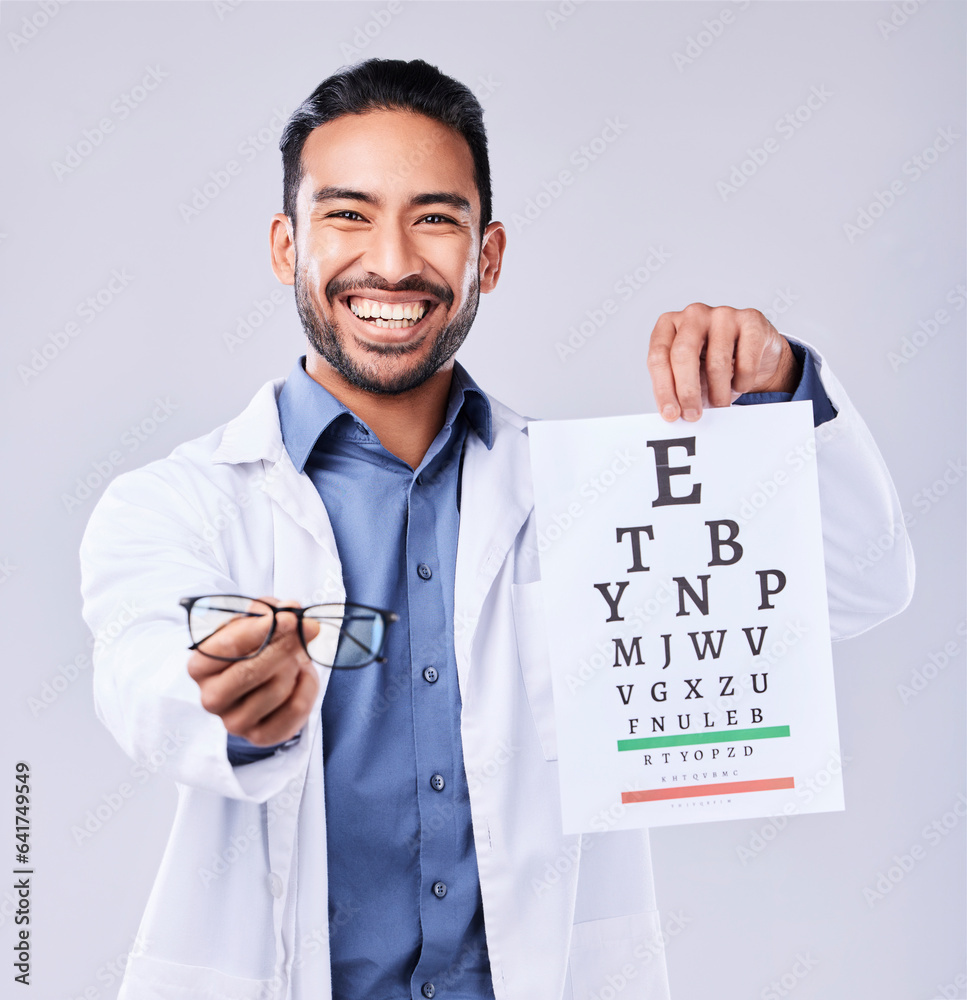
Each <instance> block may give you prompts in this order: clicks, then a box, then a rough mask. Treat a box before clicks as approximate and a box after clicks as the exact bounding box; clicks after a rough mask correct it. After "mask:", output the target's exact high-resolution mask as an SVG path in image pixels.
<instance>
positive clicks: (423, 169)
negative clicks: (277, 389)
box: [276, 111, 504, 394]
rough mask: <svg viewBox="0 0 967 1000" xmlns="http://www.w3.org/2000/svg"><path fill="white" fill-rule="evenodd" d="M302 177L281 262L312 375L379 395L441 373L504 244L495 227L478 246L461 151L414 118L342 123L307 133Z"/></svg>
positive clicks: (372, 115) (466, 155)
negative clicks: (286, 267)
mask: <svg viewBox="0 0 967 1000" xmlns="http://www.w3.org/2000/svg"><path fill="white" fill-rule="evenodd" d="M302 171H303V177H302V182H301V184H300V186H299V191H298V197H297V202H296V206H297V207H296V211H297V216H296V221H297V224H296V231H295V234H294V236H293V235H292V234H291V231H290V233H289V239H290V241H291V245H290V246H289V247H288V248H287V251H286V254H283V256H286V257H287V259H288V261H289V262H290V266H291V272H292V280H293V281H294V283H295V290H296V303H297V306H298V309H299V315H300V317H301V319H302V324H303V327H304V328H305V332H306V335H307V337H308V339H309V344H310V347H311V349H312V350H313V351H314V352H315V353H316V355H318V359H315V358H314V359H311V360H312V363H317V362H322V363H324V364H325V365H328V366H329V368H331V369H332V374H336V375H337V376H338V377H339V378H341V379H342V380H344V381H345V382H346V383H348V384H349V385H351V386H353V387H355V388H357V389H364V390H366V391H368V392H374V393H393V394H397V393H402V392H406V391H408V390H410V389H413V388H416V387H417V386H419V385H421V384H422V383H423V382H424V381H426V380H427V379H428V378H430V377H431V376H433V375H434V374H435V373H437V372H440V371H448V370H449V369H450V368H451V367H452V365H453V355H454V354H455V353H456V350H457V348H458V347H459V346H460V345H461V344H462V343H463V341H464V339H465V337H466V336H467V333H468V332H469V330H470V326H471V324H472V323H473V319H474V316H475V314H476V311H477V301H478V298H479V293H480V292H481V291H484V292H488V291H490V290H491V289H492V288H493V287H494V285H495V284H496V281H497V276H498V273H499V267H500V255H501V251H502V249H503V241H504V232H503V227H502V226H501V225H500V223H491V224H490V225H489V226H488V227H487V229H486V231H485V232H484V235H483V239H482V240H481V236H480V199H479V196H478V193H477V187H476V184H475V182H474V176H473V158H472V156H471V153H470V148H469V146H468V145H467V143H466V141H465V140H464V139H463V137H462V136H461V135H460V134H459V133H457V132H454V131H453V130H451V129H449V128H447V127H446V126H444V125H441V124H440V123H439V122H437V121H434V120H433V119H430V118H426V117H425V116H423V115H420V114H416V113H414V112H409V111H373V112H368V113H366V114H362V115H344V116H343V117H341V118H337V119H336V120H335V121H332V122H329V123H327V124H326V125H321V126H320V127H319V128H317V129H315V130H314V131H313V132H311V133H310V135H309V137H308V139H307V140H306V143H305V145H304V147H303V149H302ZM276 218H277V219H279V218H281V219H282V220H284V219H285V217H284V216H282V217H278V216H277V217H276ZM281 225H286V226H287V222H285V223H282V222H280V226H281ZM276 231H277V232H278V230H276ZM276 239H278V237H277V238H276ZM277 256H278V254H277ZM277 273H278V268H277ZM280 277H281V275H280ZM309 363H310V361H309V359H307V367H308V366H309Z"/></svg>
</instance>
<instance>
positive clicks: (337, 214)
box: [326, 208, 365, 222]
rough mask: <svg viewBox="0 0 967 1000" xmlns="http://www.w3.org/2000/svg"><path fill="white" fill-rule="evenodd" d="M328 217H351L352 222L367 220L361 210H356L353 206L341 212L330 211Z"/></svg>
mask: <svg viewBox="0 0 967 1000" xmlns="http://www.w3.org/2000/svg"><path fill="white" fill-rule="evenodd" d="M326 218H327V219H349V221H350V222H363V221H365V220H364V219H363V217H362V216H361V215H360V214H359V212H354V211H353V210H352V209H351V208H344V209H342V210H341V211H339V212H330V213H329V215H327V216H326Z"/></svg>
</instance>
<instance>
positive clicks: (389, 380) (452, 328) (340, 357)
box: [295, 261, 480, 396]
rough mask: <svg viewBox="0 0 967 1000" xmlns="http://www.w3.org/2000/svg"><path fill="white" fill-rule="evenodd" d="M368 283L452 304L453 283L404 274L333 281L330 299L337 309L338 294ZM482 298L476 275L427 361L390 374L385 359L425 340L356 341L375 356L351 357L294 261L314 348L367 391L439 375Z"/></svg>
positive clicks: (398, 388) (399, 387)
mask: <svg viewBox="0 0 967 1000" xmlns="http://www.w3.org/2000/svg"><path fill="white" fill-rule="evenodd" d="M367 288H378V289H382V290H383V291H394V292H399V291H405V292H428V293H430V294H432V295H434V296H436V297H437V299H439V305H438V306H437V308H438V309H443V310H444V311H446V310H448V309H449V308H450V306H451V305H452V304H453V292H452V290H451V289H450V288H448V287H446V286H440V285H431V284H429V283H428V282H426V281H424V280H423V279H422V278H418V277H416V276H413V277H411V278H406V279H404V280H403V281H401V282H399V284H397V285H394V286H390V285H389V283H388V282H386V281H383V280H382V279H381V278H377V277H375V276H372V277H369V278H364V279H362V280H359V281H348V280H343V281H335V280H334V281H330V282H329V284H328V285H326V300H327V301H328V303H329V305H330V306H331V307H332V308H333V310H335V297H336V296H337V295H341V294H343V293H344V292H347V291H365V290H366V289H367ZM479 301H480V279H479V277H477V276H476V275H475V276H474V279H473V284H472V285H471V287H470V291H469V293H468V295H467V300H466V302H464V304H463V305H462V306H461V307H460V311H459V312H458V313H457V315H456V316H454V317H453V319H452V320H451V321H450V322H449V323H448V324H447V325H446V326H445V327H444V328H443V329H442V330H441V331H440V332H439V333H438V334H437V336H436V340H434V342H433V344H432V345H431V347H430V350H429V352H428V353H427V354H426V356H425V357H424V358H423V360H422V361H420V362H418V363H417V364H416V365H415V366H414V367H411V368H403V369H402V370H400V371H398V373H397V374H395V375H388V374H387V373H385V372H383V371H382V365H381V364H380V361H381V359H384V358H386V359H394V358H403V357H405V356H406V355H407V354H413V353H415V352H416V351H418V350H419V349H420V348H421V346H422V344H423V341H422V340H420V341H417V342H416V343H411V344H368V343H363V342H361V341H357V343H358V344H359V346H360V347H361V348H362V349H363V350H365V351H367V352H368V353H369V354H370V355H371V356H372V361H371V363H369V364H365V363H360V362H357V361H355V360H353V358H352V357H350V356H349V354H348V353H347V352H346V350H345V349H344V347H343V342H342V339H341V332H340V330H339V328H338V326H337V325H336V323H335V322H334V321H332V320H330V319H329V318H328V317H327V316H324V315H322V314H321V313H320V312H319V310H317V309H316V307H315V305H314V304H313V302H312V299H311V297H310V295H309V290H308V288H307V287H306V282H305V280H304V279H303V276H302V271H301V269H300V268H299V265H298V261H296V270H295V303H296V308H297V309H298V311H299V319H300V320H302V329H303V330H304V331H305V335H306V338H307V339H308V341H309V343H310V345H311V346H312V348H313V350H314V351H315V352H316V353H317V354H319V355H321V356H322V357H323V358H324V359H325V360H326V361H327V362H328V363H329V364H330V365H331V366H332V367H333V368H334V369H335V370H336V371H337V372H338V373H339V374H340V375H341V376H342V377H343V378H344V379H345V380H346V381H347V382H348V383H349V384H350V385H352V386H354V387H355V388H357V389H363V390H365V391H366V392H373V393H379V394H382V395H387V396H396V395H399V394H401V393H404V392H409V390H411V389H415V388H416V387H417V386H420V385H422V384H423V383H424V382H425V381H426V380H427V379H428V378H430V377H431V376H432V375H435V374H436V373H437V372H438V371H439V370H440V369H441V368H442V367H443V366H444V365H445V364H446V363H447V362H448V361H449V360H450V359H451V358H452V357H453V356H454V354H456V353H457V349H458V348H459V347H460V345H461V344H462V343H463V342H464V340H466V339H467V334H468V333H469V332H470V327H471V326H472V325H473V321H474V317H475V316H476V315H477V305H478V303H479Z"/></svg>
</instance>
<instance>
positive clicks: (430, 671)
mask: <svg viewBox="0 0 967 1000" xmlns="http://www.w3.org/2000/svg"><path fill="white" fill-rule="evenodd" d="M439 676H440V675H439V674H438V673H437V669H436V667H424V668H423V680H425V681H426V682H427V684H436V682H437V678H438V677H439Z"/></svg>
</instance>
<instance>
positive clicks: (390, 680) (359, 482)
mask: <svg viewBox="0 0 967 1000" xmlns="http://www.w3.org/2000/svg"><path fill="white" fill-rule="evenodd" d="M793 350H794V351H795V353H796V355H797V358H798V359H799V360H800V361H801V362H802V363H803V376H802V380H801V382H800V385H799V387H798V388H797V389H796V391H795V392H794V393H758V394H747V395H745V396H742V397H740V398H739V399H738V400H736V402H737V403H742V404H746V403H764V402H778V401H782V400H788V399H811V400H812V401H813V414H814V422H815V424H816V425H817V426H818V425H819V424H820V423H823V422H824V421H826V420H829V419H831V418H832V417H833V416H835V414H836V411H835V410H834V409H833V407H832V404H831V403H830V402H829V399H828V398H827V397H826V394H825V392H824V391H823V388H822V383H821V382H820V380H819V376H818V373H817V370H816V364H815V359H814V357H813V355H812V354H811V353H810V352H808V351H806V350H805V349H804V348H801V347H799V346H798V345H793ZM303 362H304V359H300V361H299V362H298V363H297V364H296V366H295V367H294V368H293V370H292V373H291V374H290V376H289V378H288V380H287V381H286V384H285V386H284V387H283V389H282V392H281V394H280V396H279V415H280V419H281V426H282V437H283V441H284V443H285V447H286V450H287V451H288V453H289V456H290V457H291V459H292V461H293V463H294V465H295V467H296V468H297V469H298V470H299V471H305V472H306V474H307V475H309V476H310V478H311V479H312V482H313V484H314V485H315V487H316V489H317V490H318V491H319V495H320V497H321V498H322V500H323V502H324V504H325V506H326V510H327V512H328V514H329V518H330V521H331V523H332V527H333V533H334V535H335V539H336V546H337V549H338V551H339V558H340V561H341V563H342V570H343V579H344V582H345V586H346V597H347V600H350V601H354V602H356V603H359V604H367V605H370V606H373V607H381V608H388V609H391V610H393V611H396V612H397V613H398V614H399V615H400V620H399V622H397V623H395V624H393V625H392V626H391V627H390V630H389V632H388V637H387V642H386V647H385V650H384V652H385V655H386V658H387V662H386V663H384V664H373V665H372V666H370V667H365V668H362V669H359V670H334V671H333V672H332V675H331V676H330V678H329V684H328V687H327V689H326V694H325V697H324V699H323V706H322V723H323V725H322V732H323V755H324V762H325V768H324V774H325V797H326V823H327V828H328V837H327V839H328V868H329V918H330V946H331V960H332V976H333V995H334V998H335V1000H350V998H352V1000H357V998H360V997H365V998H367V1000H401V998H403V997H412V998H414V1000H417V998H419V997H422V996H425V995H426V992H424V987H425V986H427V984H432V987H433V988H432V989H431V990H429V992H430V993H432V994H434V995H435V996H436V997H438V998H439V1000H444V998H446V1000H486V998H491V997H493V988H492V984H491V978H490V963H489V959H488V956H487V946H486V941H485V938H484V927H483V909H482V904H481V900H480V887H479V878H478V874H477V861H476V855H475V852H474V846H473V833H472V823H471V815H470V803H469V793H468V789H467V780H466V774H465V771H464V764H463V752H462V744H461V739H460V690H459V687H458V684H457V671H456V661H455V655H454V650H453V594H454V581H455V575H456V551H457V530H458V527H459V516H460V514H459V509H460V468H461V464H462V454H463V445H464V441H465V439H466V435H467V434H468V433H474V434H477V435H478V436H479V437H480V438H481V439H482V440H483V441H484V442H485V444H486V445H487V446H488V447H490V446H491V445H492V443H493V431H492V423H491V411H490V404H489V401H488V400H487V397H486V396H485V395H484V393H483V392H481V390H480V389H479V388H478V387H477V386H476V385H475V383H474V382H473V380H472V379H471V378H470V377H469V375H467V373H466V372H465V371H464V369H463V368H462V367H461V366H460V365H459V364H457V365H455V366H454V375H453V383H452V388H451V392H450V398H449V402H448V406H447V413H446V420H445V424H444V427H443V429H442V430H441V431H440V433H439V434H438V435H437V436H436V438H435V439H434V441H433V443H432V444H431V446H430V448H429V450H428V451H427V453H426V455H425V456H424V458H423V461H422V462H421V463H420V466H419V468H417V469H416V470H413V469H411V468H410V466H409V465H407V464H406V463H405V462H403V461H401V460H400V459H398V458H397V457H395V456H394V455H392V454H390V453H389V452H388V451H387V450H386V449H385V448H383V446H382V445H381V444H380V443H379V441H378V440H377V438H376V436H375V434H373V433H372V431H371V430H370V429H369V428H368V427H367V426H366V425H365V424H364V423H363V422H362V421H360V420H359V419H358V418H357V417H356V416H355V415H354V414H353V413H351V412H350V411H349V410H348V409H347V408H346V407H345V406H344V405H343V404H342V403H340V402H339V401H338V400H336V399H335V398H334V397H333V396H332V395H331V394H330V393H329V392H328V391H326V390H325V389H324V388H323V387H322V386H321V385H319V384H318V383H317V382H315V381H314V380H313V379H312V378H310V377H309V376H308V375H307V374H306V372H305V370H304V368H303ZM228 748H229V759H230V760H231V761H232V763H233V764H235V765H239V764H245V763H249V762H251V761H253V760H257V759H259V758H260V757H263V756H265V755H266V754H268V753H271V752H272V751H273V749H274V748H262V747H253V746H252V745H251V744H249V743H248V742H247V741H245V740H243V739H240V738H239V737H235V736H229V737H228Z"/></svg>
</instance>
